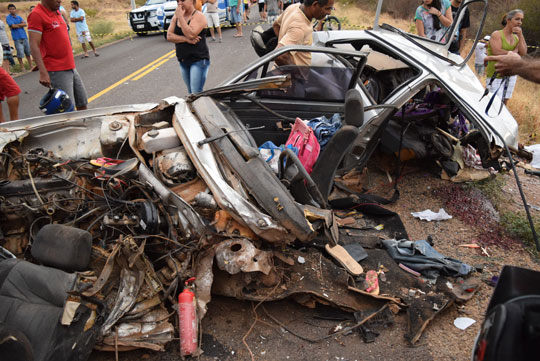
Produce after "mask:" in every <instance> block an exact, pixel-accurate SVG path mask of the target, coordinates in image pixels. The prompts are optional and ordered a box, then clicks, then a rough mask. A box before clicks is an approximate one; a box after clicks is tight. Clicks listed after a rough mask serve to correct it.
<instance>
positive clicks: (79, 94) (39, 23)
mask: <svg viewBox="0 0 540 361" xmlns="http://www.w3.org/2000/svg"><path fill="white" fill-rule="evenodd" d="M61 2H62V0H41V4H38V5H37V6H36V7H35V9H34V10H32V12H31V13H30V15H28V34H29V35H30V51H31V53H32V57H33V58H34V60H35V62H36V65H37V67H38V69H39V83H40V84H41V85H43V86H45V87H47V88H50V87H53V88H57V89H62V90H63V91H65V92H66V93H67V94H68V95H69V97H70V98H71V101H73V102H74V103H75V107H76V108H77V110H84V109H86V108H87V104H88V97H87V95H86V89H85V87H84V84H83V82H82V80H81V77H80V75H79V73H78V72H77V69H75V59H74V58H73V52H72V50H71V45H70V42H69V34H68V32H67V25H66V23H65V21H64V18H63V17H62V15H61V14H60V11H59V8H60V4H61Z"/></svg>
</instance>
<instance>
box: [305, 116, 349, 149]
mask: <svg viewBox="0 0 540 361" xmlns="http://www.w3.org/2000/svg"><path fill="white" fill-rule="evenodd" d="M308 125H309V126H310V127H311V129H313V132H314V133H315V136H316V137H317V140H318V141H319V145H320V146H321V150H322V149H323V148H324V146H325V145H326V144H327V143H328V142H329V141H330V139H331V138H332V136H333V135H334V133H335V132H337V131H338V130H339V128H341V117H340V115H339V114H338V113H336V114H334V115H333V116H332V118H331V119H330V120H328V119H327V118H326V117H325V116H324V115H323V116H320V117H318V118H314V119H311V120H310V121H309V122H308Z"/></svg>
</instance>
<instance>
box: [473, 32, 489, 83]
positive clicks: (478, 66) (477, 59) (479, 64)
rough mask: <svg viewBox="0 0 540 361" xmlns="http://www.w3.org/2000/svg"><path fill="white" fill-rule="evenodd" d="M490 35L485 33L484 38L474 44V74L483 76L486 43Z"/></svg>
mask: <svg viewBox="0 0 540 361" xmlns="http://www.w3.org/2000/svg"><path fill="white" fill-rule="evenodd" d="M489 39H490V36H489V35H486V36H484V38H483V39H482V40H480V41H478V43H477V44H476V48H474V70H476V74H478V75H480V76H484V72H485V69H486V66H485V64H484V59H485V58H486V56H487V43H488V42H489Z"/></svg>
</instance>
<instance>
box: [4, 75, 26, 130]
mask: <svg viewBox="0 0 540 361" xmlns="http://www.w3.org/2000/svg"><path fill="white" fill-rule="evenodd" d="M20 92H21V89H20V88H19V86H18V85H17V83H15V80H13V78H12V77H11V76H10V75H9V74H8V72H7V71H5V70H4V68H2V67H0V123H3V122H4V121H5V119H4V113H3V112H2V102H3V101H4V99H6V102H7V105H8V110H9V118H10V120H17V119H19V94H20Z"/></svg>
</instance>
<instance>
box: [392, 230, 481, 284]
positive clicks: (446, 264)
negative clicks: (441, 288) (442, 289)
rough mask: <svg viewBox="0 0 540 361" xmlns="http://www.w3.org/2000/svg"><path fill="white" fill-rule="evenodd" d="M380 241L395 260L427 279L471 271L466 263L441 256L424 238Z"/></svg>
mask: <svg viewBox="0 0 540 361" xmlns="http://www.w3.org/2000/svg"><path fill="white" fill-rule="evenodd" d="M382 243H383V244H384V246H385V247H386V250H387V251H388V253H389V254H390V257H392V258H393V259H394V260H395V261H396V262H398V263H402V264H404V265H405V266H407V267H409V268H410V269H412V270H414V271H417V272H419V273H421V274H422V275H423V276H425V277H426V278H429V279H436V278H437V277H438V276H439V275H440V274H443V275H446V276H452V277H457V276H465V275H467V274H469V273H471V272H472V271H473V268H472V267H471V266H469V265H468V264H465V263H463V262H461V261H458V260H455V259H452V258H448V257H445V256H443V255H442V254H440V253H439V252H437V251H436V250H435V249H434V248H433V247H431V245H430V244H429V243H428V242H427V241H424V240H421V241H409V240H406V239H403V240H400V241H398V240H395V239H387V240H384V241H382Z"/></svg>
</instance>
